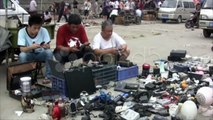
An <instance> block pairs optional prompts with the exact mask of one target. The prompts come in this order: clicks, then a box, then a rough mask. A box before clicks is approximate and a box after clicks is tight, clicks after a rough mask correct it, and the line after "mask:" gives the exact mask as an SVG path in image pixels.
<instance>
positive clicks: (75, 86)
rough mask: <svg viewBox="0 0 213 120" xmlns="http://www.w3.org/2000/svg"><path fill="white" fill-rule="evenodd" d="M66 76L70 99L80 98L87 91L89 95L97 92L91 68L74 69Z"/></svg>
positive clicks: (67, 72)
mask: <svg viewBox="0 0 213 120" xmlns="http://www.w3.org/2000/svg"><path fill="white" fill-rule="evenodd" d="M64 75H65V80H66V82H67V88H68V97H69V98H70V99H71V98H74V99H75V98H79V97H80V93H81V92H82V91H86V92H87V93H88V94H93V93H94V92H95V91H96V88H95V83H94V80H93V76H92V70H91V68H89V67H85V66H83V67H77V68H73V69H70V70H68V71H65V73H64Z"/></svg>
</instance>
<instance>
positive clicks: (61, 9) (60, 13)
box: [57, 1, 67, 22]
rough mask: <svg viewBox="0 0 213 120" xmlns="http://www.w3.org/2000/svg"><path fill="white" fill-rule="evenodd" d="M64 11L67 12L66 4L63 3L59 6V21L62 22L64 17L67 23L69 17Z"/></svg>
mask: <svg viewBox="0 0 213 120" xmlns="http://www.w3.org/2000/svg"><path fill="white" fill-rule="evenodd" d="M64 10H65V2H64V1H61V3H60V4H59V11H58V14H59V15H58V21H57V22H60V20H61V17H62V15H63V16H64V18H65V20H66V22H67V16H66V15H65V14H64Z"/></svg>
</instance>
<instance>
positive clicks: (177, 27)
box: [0, 22, 213, 120]
mask: <svg viewBox="0 0 213 120" xmlns="http://www.w3.org/2000/svg"><path fill="white" fill-rule="evenodd" d="M86 30H87V33H88V37H89V39H90V41H92V39H93V37H94V35H95V34H96V33H98V32H99V31H100V26H92V27H87V28H86ZM114 31H115V32H117V33H118V34H120V35H121V36H122V37H123V38H124V39H125V40H126V42H127V44H128V46H129V48H130V50H131V55H130V57H129V60H131V61H133V62H134V63H136V64H137V65H138V66H141V65H142V64H143V63H145V62H146V63H150V64H152V63H153V60H156V59H166V58H167V56H168V55H169V53H170V51H171V50H172V49H185V50H187V52H188V54H189V55H192V56H203V57H210V58H211V59H213V54H212V51H211V49H210V48H211V46H212V40H213V36H212V37H211V38H209V39H206V38H204V37H203V36H202V30H200V29H195V30H193V31H192V30H190V29H185V27H184V24H183V23H182V24H176V23H166V24H162V23H160V22H142V24H141V25H130V26H120V25H115V26H114ZM51 47H52V48H54V47H55V40H53V42H52V45H51ZM140 68H141V67H140ZM0 78H1V79H0V89H1V90H0V119H1V120H12V119H13V120H17V119H20V120H29V119H32V120H36V119H38V117H39V116H40V115H41V114H42V113H45V112H46V108H45V107H42V106H35V112H34V113H31V114H27V113H24V114H22V116H21V117H17V115H16V114H15V112H14V111H16V110H22V109H21V104H20V102H19V101H17V100H14V99H12V98H10V97H9V96H8V91H7V90H6V67H5V64H3V65H1V66H0Z"/></svg>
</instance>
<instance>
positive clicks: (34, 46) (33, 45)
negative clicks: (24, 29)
mask: <svg viewBox="0 0 213 120" xmlns="http://www.w3.org/2000/svg"><path fill="white" fill-rule="evenodd" d="M39 47H41V46H40V44H36V43H34V44H32V45H31V49H36V48H39Z"/></svg>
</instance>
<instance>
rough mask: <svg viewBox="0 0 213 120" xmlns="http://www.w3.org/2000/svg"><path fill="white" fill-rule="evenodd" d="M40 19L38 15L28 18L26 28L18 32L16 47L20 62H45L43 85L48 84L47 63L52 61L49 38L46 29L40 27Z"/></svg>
mask: <svg viewBox="0 0 213 120" xmlns="http://www.w3.org/2000/svg"><path fill="white" fill-rule="evenodd" d="M42 22H43V21H42V18H41V17H40V16H38V15H33V16H30V18H29V21H28V24H29V25H28V26H27V27H25V28H22V29H20V30H19V33H18V46H20V51H21V53H20V55H19V60H20V62H26V61H33V60H36V61H45V64H46V73H45V80H44V81H43V83H49V82H50V81H49V80H48V78H49V77H50V67H49V65H48V63H47V61H48V60H49V59H53V54H52V51H51V50H50V44H49V43H50V36H49V33H48V31H47V29H46V28H43V27H41V26H42Z"/></svg>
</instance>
